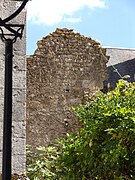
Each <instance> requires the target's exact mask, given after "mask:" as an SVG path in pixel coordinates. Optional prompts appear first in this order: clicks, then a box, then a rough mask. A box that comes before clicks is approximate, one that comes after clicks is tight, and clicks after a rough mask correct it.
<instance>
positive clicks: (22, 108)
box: [0, 0, 26, 174]
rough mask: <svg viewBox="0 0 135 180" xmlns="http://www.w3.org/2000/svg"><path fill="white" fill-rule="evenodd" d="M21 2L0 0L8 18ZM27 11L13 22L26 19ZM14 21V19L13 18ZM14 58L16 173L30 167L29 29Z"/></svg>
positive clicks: (0, 77) (0, 82)
mask: <svg viewBox="0 0 135 180" xmlns="http://www.w3.org/2000/svg"><path fill="white" fill-rule="evenodd" d="M18 3H19V2H16V1H11V0H0V16H1V18H2V19H3V18H6V17H8V16H9V15H11V14H12V13H13V12H14V11H15V10H16V8H17V6H18V5H19V4H18ZM25 16H26V12H25V11H23V12H22V13H21V14H19V16H17V18H15V19H14V20H13V21H12V22H13V23H20V24H21V23H25V22H26V20H25ZM10 23H11V22H10ZM13 53H14V58H13V118H12V119H13V129H12V132H13V133H12V142H13V144H12V173H17V174H22V173H24V172H25V168H26V164H25V162H26V152H25V147H26V143H25V141H26V133H25V129H26V128H25V124H26V122H25V121H26V98H25V95H26V61H25V57H26V55H25V54H26V33H25V31H24V35H23V38H22V39H21V40H20V39H18V40H17V41H16V43H15V44H14V52H13ZM4 54H5V45H4V42H2V41H1V40H0V72H1V74H0V173H1V172H2V164H1V162H2V139H3V105H4V67H5V57H4Z"/></svg>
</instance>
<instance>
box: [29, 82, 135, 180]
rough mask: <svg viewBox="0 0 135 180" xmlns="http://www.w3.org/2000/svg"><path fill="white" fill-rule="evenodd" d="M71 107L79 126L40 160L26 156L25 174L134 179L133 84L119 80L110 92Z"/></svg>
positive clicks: (61, 179) (85, 179) (76, 179)
mask: <svg viewBox="0 0 135 180" xmlns="http://www.w3.org/2000/svg"><path fill="white" fill-rule="evenodd" d="M73 110H74V111H75V113H76V114H77V116H78V118H79V120H80V121H81V122H82V124H83V127H82V128H81V129H80V130H79V132H78V133H76V134H68V135H67V137H66V138H61V139H59V140H58V141H59V143H60V147H61V148H60V149H57V148H54V149H51V151H50V152H49V153H48V154H46V152H45V154H44V158H43V159H42V158H40V154H38V156H37V157H38V158H36V159H38V160H39V162H37V160H36V161H35V160H34V161H33V160H31V158H30V161H31V162H28V164H29V166H28V175H30V176H31V177H32V174H34V173H36V172H38V173H39V177H43V179H47V178H48V180H49V178H50V179H55V180H57V179H58V180H95V179H98V180H128V179H133V180H134V179H135V83H128V82H126V81H124V80H121V81H119V83H118V84H117V87H116V88H115V90H114V91H112V92H108V93H107V94H103V93H102V92H99V94H98V95H97V97H96V98H95V99H94V100H93V101H91V102H89V103H87V105H80V106H79V107H76V108H73ZM45 151H46V150H45ZM53 151H54V152H55V153H54V152H53ZM47 152H48V151H47ZM58 152H59V153H58ZM52 153H54V154H55V155H54V156H53V157H52V156H51V154H52ZM32 158H33V155H32ZM35 163H36V164H35ZM30 164H31V165H30ZM29 168H32V171H31V170H30V169H29ZM30 176H29V177H30ZM36 176H38V175H36ZM36 176H35V177H36ZM30 179H31V180H32V179H34V175H33V177H32V178H30ZM39 179H42V178H39ZM35 180H36V178H35ZM37 180H38V178H37Z"/></svg>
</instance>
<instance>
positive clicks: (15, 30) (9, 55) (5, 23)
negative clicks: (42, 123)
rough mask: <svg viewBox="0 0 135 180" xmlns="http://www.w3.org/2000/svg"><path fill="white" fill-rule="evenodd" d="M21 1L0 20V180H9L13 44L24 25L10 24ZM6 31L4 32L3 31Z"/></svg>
mask: <svg viewBox="0 0 135 180" xmlns="http://www.w3.org/2000/svg"><path fill="white" fill-rule="evenodd" d="M10 1H22V3H21V5H20V7H19V8H18V9H17V10H16V11H15V12H13V14H11V15H10V16H9V17H6V18H5V19H1V18H0V31H1V33H0V37H1V39H2V41H3V42H4V43H5V84H4V121H3V160H2V180H11V174H12V173H11V172H12V170H11V169H12V168H11V166H12V165H11V157H12V156H11V155H12V62H13V43H15V42H16V40H17V38H20V39H21V38H22V35H23V30H24V24H13V23H10V21H11V20H12V19H14V18H15V17H16V16H17V15H18V14H20V12H21V11H22V10H23V8H24V7H25V5H26V3H27V2H28V1H29V0H10ZM5 30H6V31H5Z"/></svg>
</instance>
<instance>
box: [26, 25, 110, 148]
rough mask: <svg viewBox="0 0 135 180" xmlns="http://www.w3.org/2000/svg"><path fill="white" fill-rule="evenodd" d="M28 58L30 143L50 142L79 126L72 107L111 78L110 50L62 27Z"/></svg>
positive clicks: (50, 35) (28, 129) (28, 124)
mask: <svg viewBox="0 0 135 180" xmlns="http://www.w3.org/2000/svg"><path fill="white" fill-rule="evenodd" d="M37 45H38V47H37V50H36V51H35V53H34V55H32V56H30V57H28V58H27V144H30V145H33V146H37V145H47V144H49V143H50V142H52V141H53V140H54V139H55V138H56V137H63V136H65V135H66V134H67V133H69V132H74V131H75V130H76V129H77V128H78V120H77V118H76V116H75V115H74V113H73V112H72V110H71V108H72V106H77V105H78V104H81V103H85V101H86V100H87V99H88V97H92V96H93V95H94V93H95V91H96V90H97V89H99V88H102V85H103V81H104V80H105V79H107V74H106V63H107V61H108V56H106V49H103V48H101V46H100V44H99V42H97V41H95V40H92V39H91V38H90V37H85V36H83V35H81V34H79V33H75V32H74V31H73V30H72V29H59V28H57V29H56V31H55V32H53V33H51V34H49V35H48V36H46V37H44V38H43V39H42V40H40V41H38V43H37Z"/></svg>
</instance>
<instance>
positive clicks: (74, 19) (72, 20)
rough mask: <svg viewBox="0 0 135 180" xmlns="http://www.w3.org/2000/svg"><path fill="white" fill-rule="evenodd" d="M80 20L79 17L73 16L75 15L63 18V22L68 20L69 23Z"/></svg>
mask: <svg viewBox="0 0 135 180" xmlns="http://www.w3.org/2000/svg"><path fill="white" fill-rule="evenodd" d="M81 21H82V20H81V18H75V17H69V18H64V19H63V22H69V23H79V22H81Z"/></svg>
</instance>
